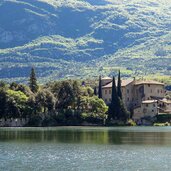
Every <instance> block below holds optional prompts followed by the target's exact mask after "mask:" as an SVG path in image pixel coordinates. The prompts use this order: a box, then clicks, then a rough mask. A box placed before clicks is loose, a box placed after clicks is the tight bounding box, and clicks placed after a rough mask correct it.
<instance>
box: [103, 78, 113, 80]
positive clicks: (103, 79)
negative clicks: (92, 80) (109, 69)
mask: <svg viewBox="0 0 171 171" xmlns="http://www.w3.org/2000/svg"><path fill="white" fill-rule="evenodd" d="M102 80H112V78H110V77H103V78H102Z"/></svg>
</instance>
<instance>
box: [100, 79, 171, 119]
mask: <svg viewBox="0 0 171 171" xmlns="http://www.w3.org/2000/svg"><path fill="white" fill-rule="evenodd" d="M101 83H102V98H103V100H104V101H105V103H106V104H110V102H111V95H112V78H110V77H104V78H102V79H101ZM116 85H117V81H116ZM121 88H122V97H123V102H124V104H125V107H126V108H127V110H128V111H131V112H132V113H133V119H134V120H135V121H138V120H140V119H141V118H144V117H148V116H151V117H153V116H155V115H157V114H158V113H159V112H161V113H171V101H169V100H167V99H165V98H164V97H165V85H164V84H163V83H161V82H157V81H151V80H150V81H149V80H148V81H147V80H136V79H129V80H122V81H121Z"/></svg>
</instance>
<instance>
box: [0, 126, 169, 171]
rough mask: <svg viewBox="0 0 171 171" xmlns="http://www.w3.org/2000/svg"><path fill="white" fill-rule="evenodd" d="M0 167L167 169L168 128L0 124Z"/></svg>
mask: <svg viewBox="0 0 171 171" xmlns="http://www.w3.org/2000/svg"><path fill="white" fill-rule="evenodd" d="M1 170H2V171H20V170H21V171H34V170H35V171H39V170H40V171H44V170H45V171H48V170H50V171H72V170H73V171H96V170H98V171H103V170H107V171H115V170H116V171H134V170H135V171H141V170H144V171H151V170H154V171H158V170H159V171H160V170H162V171H164V170H171V127H121V128H101V127H96V128H93V127H58V128H0V171H1Z"/></svg>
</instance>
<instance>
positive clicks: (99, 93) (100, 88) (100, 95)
mask: <svg viewBox="0 0 171 171" xmlns="http://www.w3.org/2000/svg"><path fill="white" fill-rule="evenodd" d="M98 95H99V96H98V97H99V99H102V80H101V76H99V91H98Z"/></svg>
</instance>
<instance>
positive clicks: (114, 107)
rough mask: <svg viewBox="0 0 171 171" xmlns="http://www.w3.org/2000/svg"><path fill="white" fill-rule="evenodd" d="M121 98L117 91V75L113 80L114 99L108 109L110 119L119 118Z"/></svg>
mask: <svg viewBox="0 0 171 171" xmlns="http://www.w3.org/2000/svg"><path fill="white" fill-rule="evenodd" d="M118 111H119V99H118V95H117V91H116V82H115V77H113V80H112V99H111V103H110V105H109V110H108V114H109V116H108V119H109V120H110V119H118Z"/></svg>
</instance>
